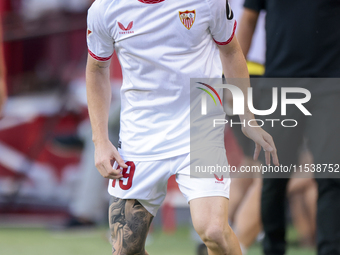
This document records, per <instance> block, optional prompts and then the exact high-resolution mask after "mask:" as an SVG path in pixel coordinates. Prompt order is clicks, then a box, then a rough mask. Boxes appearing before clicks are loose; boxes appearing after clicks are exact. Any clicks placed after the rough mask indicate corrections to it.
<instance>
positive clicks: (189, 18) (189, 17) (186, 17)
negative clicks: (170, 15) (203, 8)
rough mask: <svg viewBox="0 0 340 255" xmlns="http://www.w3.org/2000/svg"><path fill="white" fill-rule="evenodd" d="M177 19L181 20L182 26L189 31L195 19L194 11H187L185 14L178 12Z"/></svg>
mask: <svg viewBox="0 0 340 255" xmlns="http://www.w3.org/2000/svg"><path fill="white" fill-rule="evenodd" d="M179 18H180V19H181V22H182V24H183V25H184V26H185V27H186V28H187V29H188V30H190V28H191V27H192V25H193V24H194V22H195V19H196V11H195V10H193V11H188V10H187V11H185V12H179Z"/></svg>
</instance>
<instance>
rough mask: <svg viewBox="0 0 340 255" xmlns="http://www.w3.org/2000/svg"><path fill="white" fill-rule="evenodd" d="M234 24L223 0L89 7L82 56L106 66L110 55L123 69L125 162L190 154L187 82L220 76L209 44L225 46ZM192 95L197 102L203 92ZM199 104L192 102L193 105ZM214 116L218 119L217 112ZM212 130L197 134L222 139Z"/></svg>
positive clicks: (107, 2)
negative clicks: (188, 18)
mask: <svg viewBox="0 0 340 255" xmlns="http://www.w3.org/2000/svg"><path fill="white" fill-rule="evenodd" d="M185 11H195V13H196V15H195V20H194V22H193V24H192V26H191V27H186V26H185V25H184V23H182V21H181V18H180V12H185ZM192 15H193V14H191V16H192ZM185 22H187V23H190V22H191V23H192V21H185ZM235 27H236V21H235V20H228V19H227V15H226V0H215V1H212V0H205V1H204V0H182V1H170V0H165V1H162V2H159V3H157V4H145V3H142V2H140V1H138V0H124V1H123V0H96V1H95V2H94V4H93V5H92V7H91V8H90V10H89V14H88V37H87V42H88V48H89V52H90V54H91V56H92V57H94V58H95V59H97V60H102V61H105V60H108V59H109V58H110V56H111V55H112V54H113V51H114V50H115V51H116V53H117V55H118V58H119V61H120V64H121V66H122V70H123V85H122V89H121V101H122V105H121V106H122V109H121V131H120V140H121V150H120V152H121V155H122V156H123V157H124V158H125V159H127V160H136V161H148V160H158V159H164V158H169V157H173V156H177V155H181V154H184V153H188V152H189V150H190V109H189V108H190V78H220V77H221V74H222V65H221V61H220V58H219V51H218V48H217V46H216V43H215V42H214V40H213V39H215V40H216V42H217V43H222V44H223V43H227V42H229V41H231V39H232V36H233V34H234V32H235ZM195 93H197V97H198V98H200V95H201V94H202V93H205V92H203V91H199V90H197V89H196V91H195ZM200 103H201V101H200V100H196V101H195V104H197V107H198V106H199V105H200ZM192 106H193V107H196V106H195V105H192ZM215 115H216V116H217V117H218V118H222V119H223V118H224V112H223V109H222V107H219V108H218V110H217V112H215ZM201 117H202V118H201ZM197 118H201V120H200V121H201V122H202V121H204V118H203V116H198V117H197ZM214 133H215V135H214V134H210V135H204V134H202V137H209V138H211V137H215V138H216V137H218V138H219V139H221V137H222V139H223V136H222V135H221V134H222V133H223V128H216V129H215V130H214ZM210 141H211V139H210V140H208V139H207V142H208V143H209V142H210ZM222 142H223V140H222Z"/></svg>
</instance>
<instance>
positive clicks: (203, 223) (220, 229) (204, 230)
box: [189, 196, 230, 241]
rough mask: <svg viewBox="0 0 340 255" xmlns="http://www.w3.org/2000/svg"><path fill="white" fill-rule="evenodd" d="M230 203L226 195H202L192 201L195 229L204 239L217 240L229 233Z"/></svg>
mask: <svg viewBox="0 0 340 255" xmlns="http://www.w3.org/2000/svg"><path fill="white" fill-rule="evenodd" d="M228 203H229V200H228V199H227V198H226V197H221V196H214V197H201V198H196V199H193V200H191V201H190V203H189V204H190V212H191V217H192V222H193V225H194V228H195V230H196V231H197V233H198V234H199V235H200V236H201V238H202V239H203V241H205V240H204V239H208V240H216V239H218V238H220V237H223V236H225V235H228V232H229V231H230V227H229V224H228Z"/></svg>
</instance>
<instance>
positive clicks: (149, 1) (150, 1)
mask: <svg viewBox="0 0 340 255" xmlns="http://www.w3.org/2000/svg"><path fill="white" fill-rule="evenodd" d="M138 1H139V2H141V3H143V4H158V3H161V2H164V1H165V0H138Z"/></svg>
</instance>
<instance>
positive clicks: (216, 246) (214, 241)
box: [199, 224, 231, 250]
mask: <svg viewBox="0 0 340 255" xmlns="http://www.w3.org/2000/svg"><path fill="white" fill-rule="evenodd" d="M230 234H231V229H230V227H229V226H223V225H221V224H209V225H208V226H207V227H206V228H205V229H204V230H202V231H200V233H199V235H200V237H201V238H202V241H203V242H204V243H205V245H206V246H207V247H208V248H209V249H211V250H221V249H222V250H225V248H226V246H228V243H227V236H228V235H230Z"/></svg>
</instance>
